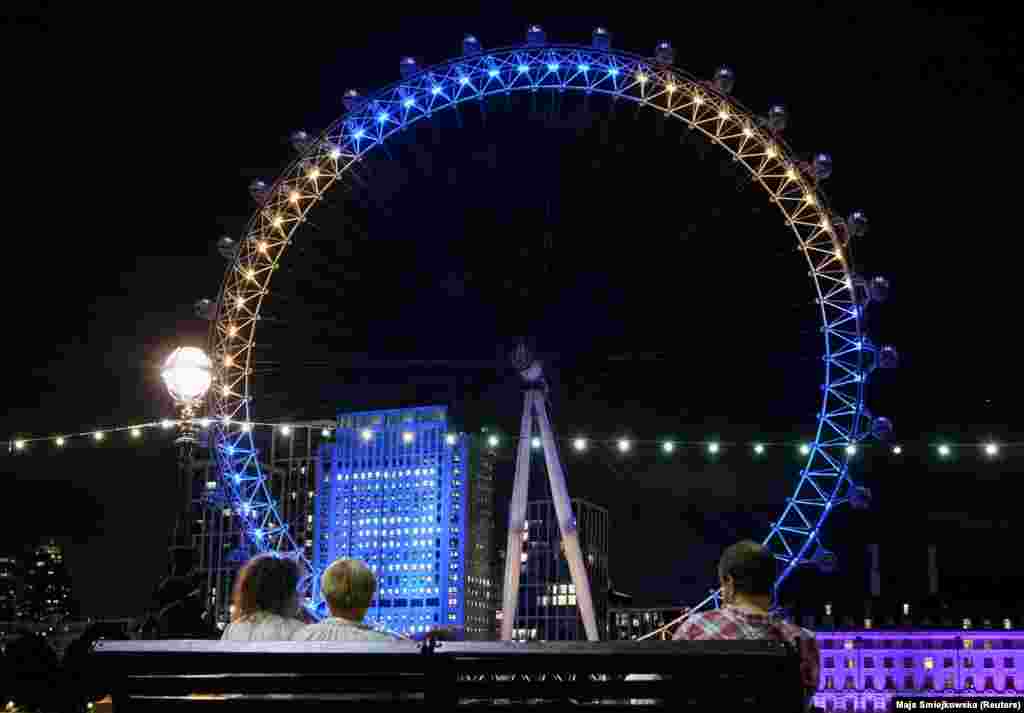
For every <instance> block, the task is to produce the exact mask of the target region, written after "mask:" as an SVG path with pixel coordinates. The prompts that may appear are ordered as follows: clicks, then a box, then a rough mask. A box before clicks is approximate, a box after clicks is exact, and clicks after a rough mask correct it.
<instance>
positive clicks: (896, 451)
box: [892, 446, 903, 456]
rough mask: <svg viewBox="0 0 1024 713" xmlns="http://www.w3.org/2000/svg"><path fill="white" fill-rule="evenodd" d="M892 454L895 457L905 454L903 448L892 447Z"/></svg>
mask: <svg viewBox="0 0 1024 713" xmlns="http://www.w3.org/2000/svg"><path fill="white" fill-rule="evenodd" d="M892 453H893V455H896V456H898V455H901V454H902V453H903V446H893V447H892Z"/></svg>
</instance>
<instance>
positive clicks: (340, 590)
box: [320, 559, 377, 613]
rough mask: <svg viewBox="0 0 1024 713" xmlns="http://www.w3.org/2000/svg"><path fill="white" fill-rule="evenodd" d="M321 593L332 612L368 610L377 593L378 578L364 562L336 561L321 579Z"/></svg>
mask: <svg viewBox="0 0 1024 713" xmlns="http://www.w3.org/2000/svg"><path fill="white" fill-rule="evenodd" d="M320 591H321V593H322V594H323V596H324V600H325V601H326V602H327V606H328V607H330V610H331V612H332V613H333V612H338V611H353V610H355V611H359V610H363V609H367V608H369V606H370V602H371V601H373V595H374V594H375V593H376V591H377V578H376V577H375V576H374V574H373V572H372V571H371V570H370V568H369V567H367V566H366V565H365V564H364V563H363V562H360V561H359V560H354V559H340V560H335V561H334V562H332V563H331V565H330V566H329V567H328V568H327V569H325V570H324V573H323V576H322V577H321V578H320Z"/></svg>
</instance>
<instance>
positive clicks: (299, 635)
mask: <svg viewBox="0 0 1024 713" xmlns="http://www.w3.org/2000/svg"><path fill="white" fill-rule="evenodd" d="M320 592H321V593H322V594H323V597H324V601H326V602H327V608H328V610H329V611H330V613H331V615H330V616H329V617H327V618H326V619H324V620H323V621H321V622H320V623H318V624H311V625H310V626H307V627H305V628H303V629H301V630H299V631H298V632H296V634H295V635H294V636H293V637H292V639H293V640H294V641H397V640H398V637H396V636H394V635H393V634H389V633H386V632H383V631H376V630H374V629H371V628H370V627H368V626H366V625H365V624H363V619H364V618H365V617H366V610H367V609H369V608H370V602H372V601H373V595H374V594H375V593H376V592H377V578H376V577H375V576H374V575H373V572H372V571H371V570H370V568H369V567H367V566H366V564H364V563H363V562H360V561H359V560H353V559H339V560H335V561H334V562H332V563H331V565H330V566H329V567H328V568H327V569H325V570H324V573H323V576H322V577H321V578H320Z"/></svg>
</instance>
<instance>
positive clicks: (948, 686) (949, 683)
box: [942, 673, 956, 691]
mask: <svg viewBox="0 0 1024 713" xmlns="http://www.w3.org/2000/svg"><path fill="white" fill-rule="evenodd" d="M942 688H943V689H945V690H947V691H952V690H953V689H954V688H956V683H954V681H953V674H951V673H947V674H946V680H945V681H943V682H942Z"/></svg>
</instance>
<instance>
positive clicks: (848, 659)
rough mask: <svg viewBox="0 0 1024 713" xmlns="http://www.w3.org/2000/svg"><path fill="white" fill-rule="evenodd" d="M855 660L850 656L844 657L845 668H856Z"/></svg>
mask: <svg viewBox="0 0 1024 713" xmlns="http://www.w3.org/2000/svg"><path fill="white" fill-rule="evenodd" d="M856 666H857V662H856V661H854V660H853V657H852V656H847V657H846V668H856Z"/></svg>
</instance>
